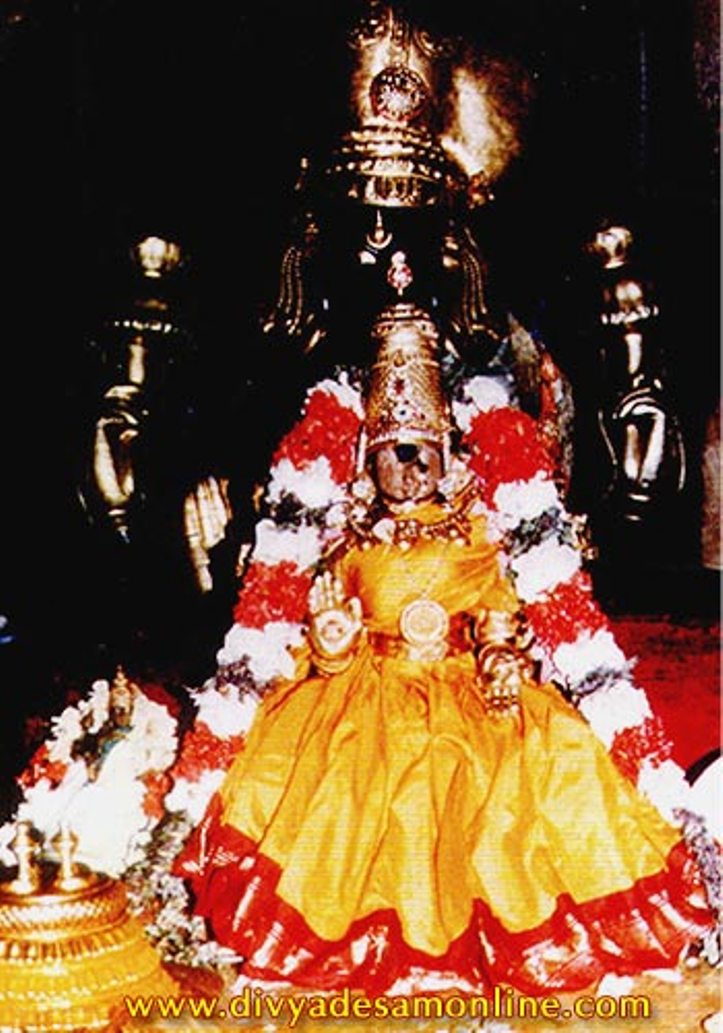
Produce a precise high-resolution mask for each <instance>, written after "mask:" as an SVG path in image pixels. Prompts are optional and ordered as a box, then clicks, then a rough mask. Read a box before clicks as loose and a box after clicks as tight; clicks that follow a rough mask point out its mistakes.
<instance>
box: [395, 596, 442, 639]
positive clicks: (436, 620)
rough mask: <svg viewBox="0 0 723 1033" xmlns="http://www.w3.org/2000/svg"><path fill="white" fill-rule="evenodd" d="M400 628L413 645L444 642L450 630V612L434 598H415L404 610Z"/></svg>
mask: <svg viewBox="0 0 723 1033" xmlns="http://www.w3.org/2000/svg"><path fill="white" fill-rule="evenodd" d="M399 630H400V631H401V633H402V638H403V639H404V641H405V642H408V643H409V644H410V645H412V646H427V645H432V644H435V643H438V642H443V641H444V640H445V639H446V637H447V633H448V632H449V614H448V613H447V611H446V610H445V608H444V607H443V606H441V605H440V603H436V602H435V601H434V599H413V600H412V602H411V603H407V605H406V606H405V607H404V609H403V610H402V613H401V616H400V618H399Z"/></svg>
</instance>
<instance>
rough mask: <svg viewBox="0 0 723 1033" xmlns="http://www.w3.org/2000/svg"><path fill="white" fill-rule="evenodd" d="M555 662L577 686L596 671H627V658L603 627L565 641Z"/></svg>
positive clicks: (559, 648)
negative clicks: (592, 632) (572, 640)
mask: <svg viewBox="0 0 723 1033" xmlns="http://www.w3.org/2000/svg"><path fill="white" fill-rule="evenodd" d="M552 662H553V663H554V665H555V667H556V668H557V670H558V671H559V672H560V673H561V674H563V675H564V676H565V677H566V678H567V679H568V681H569V682H570V683H571V684H572V685H573V686H574V685H576V684H578V683H579V682H581V681H583V680H584V679H585V678H586V677H587V676H588V675H589V674H591V673H592V672H593V671H596V670H600V669H603V670H612V671H615V670H620V671H624V670H625V667H626V666H627V659H626V657H625V654H624V653H623V651H622V649H621V648H620V646H619V645H618V644H617V642H616V641H615V639H614V637H613V635H612V633H611V632H610V631H608V630H607V629H606V628H600V629H599V630H598V631H596V632H595V634H594V635H590V633H589V632H583V634H582V635H580V636H579V637H578V638H577V639H575V641H574V642H563V643H562V644H561V645H559V646H558V647H557V649H556V650H555V652H554V653H553V654H552Z"/></svg>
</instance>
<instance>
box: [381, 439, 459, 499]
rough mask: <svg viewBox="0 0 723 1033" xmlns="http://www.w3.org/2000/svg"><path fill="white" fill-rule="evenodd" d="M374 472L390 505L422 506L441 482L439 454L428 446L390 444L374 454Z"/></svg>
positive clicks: (439, 451) (417, 443)
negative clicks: (417, 503)
mask: <svg viewBox="0 0 723 1033" xmlns="http://www.w3.org/2000/svg"><path fill="white" fill-rule="evenodd" d="M373 472H374V478H375V481H376V484H377V487H378V489H379V491H380V493H381V495H382V496H383V497H384V498H385V499H386V500H387V501H389V502H393V503H394V502H397V503H398V502H423V501H424V500H425V499H429V498H431V497H432V496H433V495H434V494H435V492H436V491H437V488H438V485H439V482H440V480H441V479H442V475H443V469H442V453H441V450H440V448H439V446H438V445H433V444H429V443H427V442H415V443H402V442H396V443H395V442H389V443H388V444H386V445H382V446H381V448H379V449H377V450H376V451H375V453H374V459H373Z"/></svg>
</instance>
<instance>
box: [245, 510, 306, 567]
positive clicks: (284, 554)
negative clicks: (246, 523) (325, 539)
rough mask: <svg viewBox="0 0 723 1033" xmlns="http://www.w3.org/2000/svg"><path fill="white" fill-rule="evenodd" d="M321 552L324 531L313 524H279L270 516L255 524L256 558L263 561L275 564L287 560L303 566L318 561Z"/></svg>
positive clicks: (254, 555) (254, 552)
mask: <svg viewBox="0 0 723 1033" xmlns="http://www.w3.org/2000/svg"><path fill="white" fill-rule="evenodd" d="M321 552H322V542H321V535H320V534H319V532H318V531H317V530H316V528H314V527H309V526H307V525H303V524H302V526H300V527H298V528H295V529H292V528H279V527H277V526H276V524H275V523H274V521H273V520H268V519H265V520H260V521H259V522H258V523H257V525H256V544H255V546H254V551H253V558H254V559H255V560H258V561H259V562H261V563H268V564H269V565H270V566H273V565H274V564H276V563H280V562H281V561H283V560H286V561H288V562H289V563H295V564H296V566H297V567H299V568H301V569H302V570H303V569H306V568H308V567H313V566H314V565H315V564H316V563H318V561H319V559H320V557H321Z"/></svg>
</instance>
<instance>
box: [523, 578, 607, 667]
mask: <svg viewBox="0 0 723 1033" xmlns="http://www.w3.org/2000/svg"><path fill="white" fill-rule="evenodd" d="M525 614H526V616H527V619H528V621H529V624H530V627H531V629H532V631H533V632H534V634H535V637H536V638H538V639H539V640H540V641H541V642H542V643H544V644H545V646H547V648H548V649H549V650H550V651H551V652H554V651H555V650H556V649H557V647H558V646H559V645H561V644H562V643H563V642H574V641H575V640H576V639H577V638H579V636H580V634H582V632H588V633H589V634H590V635H594V634H595V632H596V631H600V630H601V629H604V628H609V626H610V625H609V623H608V620H607V618H606V616H605V614H604V613H603V612H602V610H601V609H600V607H599V605H598V604H597V602H596V601H595V598H594V596H593V591H592V583H591V581H590V577H589V575H588V574H586V573H585V571H582V570H578V571H577V573H576V574H575V575H574V576H573V577H571V578H570V580H569V581H565V582H562V583H561V584H558V585H555V590H554V592H552V593H551V594H550V595H549V596H547V597H546V598H545V599H543V600H541V601H540V602H536V603H530V604H529V605H528V606H526V607H525Z"/></svg>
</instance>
